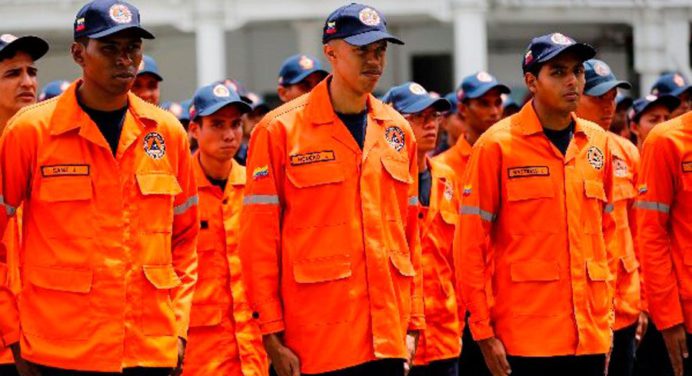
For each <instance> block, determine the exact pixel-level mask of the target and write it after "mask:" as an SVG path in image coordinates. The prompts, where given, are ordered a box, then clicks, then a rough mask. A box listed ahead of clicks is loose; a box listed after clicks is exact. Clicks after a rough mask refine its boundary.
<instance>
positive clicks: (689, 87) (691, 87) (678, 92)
mask: <svg viewBox="0 0 692 376" xmlns="http://www.w3.org/2000/svg"><path fill="white" fill-rule="evenodd" d="M687 91H692V85H687V86H683V87H681V88H679V89H677V90H674V91H672V92H671V93H670V94H671V95H674V96H676V97H677V96H678V95H681V94H682V93H684V92H687Z"/></svg>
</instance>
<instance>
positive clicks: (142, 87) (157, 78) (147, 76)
mask: <svg viewBox="0 0 692 376" xmlns="http://www.w3.org/2000/svg"><path fill="white" fill-rule="evenodd" d="M161 81H163V77H161V74H160V73H159V66H158V65H157V64H156V60H154V58H153V57H151V56H147V55H144V56H142V62H141V63H139V67H138V68H137V78H136V79H135V83H134V85H132V92H133V93H135V95H137V96H138V97H140V98H142V99H144V100H145V101H147V102H149V103H151V104H153V105H156V106H158V105H159V100H160V98H161V88H160V87H159V85H160V84H161Z"/></svg>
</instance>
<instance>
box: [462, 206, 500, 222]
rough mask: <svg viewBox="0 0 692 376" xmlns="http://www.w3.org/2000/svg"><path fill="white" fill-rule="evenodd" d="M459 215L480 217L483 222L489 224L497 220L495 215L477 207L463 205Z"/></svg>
mask: <svg viewBox="0 0 692 376" xmlns="http://www.w3.org/2000/svg"><path fill="white" fill-rule="evenodd" d="M459 214H470V215H479V216H480V217H481V219H482V220H484V221H487V222H492V221H494V220H495V214H493V213H490V212H487V211H485V210H482V209H481V208H479V207H477V206H466V205H462V206H461V209H459Z"/></svg>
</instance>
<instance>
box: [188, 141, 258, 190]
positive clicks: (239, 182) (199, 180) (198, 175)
mask: <svg viewBox="0 0 692 376" xmlns="http://www.w3.org/2000/svg"><path fill="white" fill-rule="evenodd" d="M199 153H200V151H199V150H197V151H196V152H195V153H194V154H193V155H192V173H193V174H194V176H195V183H196V184H197V187H198V188H207V187H211V186H213V185H212V184H211V182H210V181H209V178H207V174H205V173H204V169H202V164H201V163H200V161H199ZM231 164H232V167H231V173H230V174H229V175H228V184H227V185H232V186H243V185H245V181H246V176H245V168H244V167H243V166H241V165H240V163H238V162H236V160H235V159H232V160H231Z"/></svg>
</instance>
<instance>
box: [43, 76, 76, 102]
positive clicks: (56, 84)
mask: <svg viewBox="0 0 692 376" xmlns="http://www.w3.org/2000/svg"><path fill="white" fill-rule="evenodd" d="M68 87H70V83H69V82H68V81H65V80H55V81H51V82H49V83H47V84H46V86H44V87H43V89H41V93H40V94H39V95H38V101H39V102H42V101H45V100H48V99H51V98H55V97H57V96H58V95H60V94H62V93H64V92H65V90H67V88H68Z"/></svg>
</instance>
